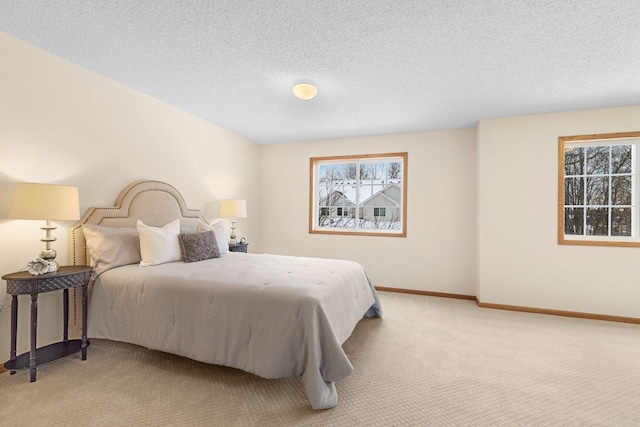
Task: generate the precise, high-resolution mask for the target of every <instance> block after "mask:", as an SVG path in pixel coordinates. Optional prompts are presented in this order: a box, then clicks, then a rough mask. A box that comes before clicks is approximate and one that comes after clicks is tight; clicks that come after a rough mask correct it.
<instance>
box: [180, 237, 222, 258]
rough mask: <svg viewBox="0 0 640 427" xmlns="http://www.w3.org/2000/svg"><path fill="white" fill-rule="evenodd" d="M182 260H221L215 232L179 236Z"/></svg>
mask: <svg viewBox="0 0 640 427" xmlns="http://www.w3.org/2000/svg"><path fill="white" fill-rule="evenodd" d="M178 239H179V240H180V247H181V248H182V260H183V261H184V262H196V261H202V260H205V259H211V258H220V251H219V250H218V244H217V243H216V235H215V234H214V232H213V231H205V232H203V233H189V234H179V235H178Z"/></svg>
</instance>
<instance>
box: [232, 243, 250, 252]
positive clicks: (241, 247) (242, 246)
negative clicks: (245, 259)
mask: <svg viewBox="0 0 640 427" xmlns="http://www.w3.org/2000/svg"><path fill="white" fill-rule="evenodd" d="M247 246H249V244H248V243H236V244H235V245H229V252H244V253H247Z"/></svg>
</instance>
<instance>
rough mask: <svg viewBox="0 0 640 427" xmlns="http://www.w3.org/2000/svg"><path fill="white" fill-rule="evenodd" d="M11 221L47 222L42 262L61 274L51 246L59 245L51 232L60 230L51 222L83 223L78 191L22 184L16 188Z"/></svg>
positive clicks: (61, 187)
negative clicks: (35, 220)
mask: <svg viewBox="0 0 640 427" xmlns="http://www.w3.org/2000/svg"><path fill="white" fill-rule="evenodd" d="M9 218H11V219H39V220H45V225H43V226H42V227H40V228H41V229H42V230H44V231H45V237H43V238H42V239H40V240H41V241H42V242H44V243H45V249H44V250H43V251H42V252H40V258H42V259H43V260H45V261H48V262H49V263H50V266H49V270H48V272H55V271H58V264H57V263H56V262H55V261H54V259H55V257H56V255H57V253H56V251H55V250H54V249H53V248H51V242H55V241H56V238H55V237H53V236H51V231H52V230H55V229H56V226H55V225H52V224H51V221H67V220H78V219H80V206H79V201H78V189H77V188H76V187H65V186H62V185H51V184H32V183H25V182H19V183H17V184H16V191H15V193H14V195H13V203H12V204H11V211H10V212H9Z"/></svg>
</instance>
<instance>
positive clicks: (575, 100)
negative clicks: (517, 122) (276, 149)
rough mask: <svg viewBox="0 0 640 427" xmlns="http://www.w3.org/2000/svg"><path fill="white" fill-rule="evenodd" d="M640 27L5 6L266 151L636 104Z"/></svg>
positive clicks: (21, 1)
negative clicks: (300, 87) (303, 87)
mask: <svg viewBox="0 0 640 427" xmlns="http://www.w3.org/2000/svg"><path fill="white" fill-rule="evenodd" d="M639 22H640V1H638V0H466V1H465V0H460V1H442V0H437V1H435V0H425V1H410V0H404V1H403V0H396V1H380V0H348V1H346V0H310V1H309V0H297V1H282V0H281V1H277V0H270V1H269V0H258V1H248V0H236V1H226V0H224V1H220V0H218V1H208V0H199V1H179V0H173V1H171V0H146V1H142V0H137V1H131V0H111V1H106V0H105V1H97V0H40V1H37V0H2V1H0V31H4V32H6V33H7V34H10V35H13V36H15V37H18V38H20V39H22V40H25V41H28V42H30V43H32V44H34V45H36V46H39V47H41V48H43V49H45V50H48V51H50V52H53V53H55V54H57V55H59V56H61V57H64V58H66V59H69V60H71V61H72V62H75V63H77V64H80V65H82V66H84V67H86V68H89V69H91V70H94V71H96V72H98V73H100V74H103V75H105V76H107V77H109V78H111V79H113V80H116V81H119V82H121V83H123V84H125V85H128V86H130V87H132V88H135V89H137V90H139V91H141V92H144V93H147V94H149V95H151V96H154V97H156V98H158V99H161V100H163V101H165V102H167V103H169V104H172V105H174V106H176V107H179V108H181V109H183V110H186V111H189V112H191V113H193V114H196V115H198V116H200V117H202V118H204V119H206V120H208V121H210V122H212V123H215V124H217V125H220V126H223V127H225V128H227V129H230V130H232V131H234V132H236V133H238V134H241V135H243V136H245V137H247V138H249V139H251V140H253V141H255V142H258V143H275V142H287V141H303V140H313V139H321V138H333V137H344V136H356V135H372V134H384V133H396V132H408V131H419V130H434V129H445V128H460V127H471V126H475V125H476V124H477V122H478V120H480V119H483V118H491V117H503V116H513V115H521V114H532V113H543V112H554V111H563V110H577V109H584V108H597V107H609V106H620V105H629V104H640V24H639ZM0 61H1V60H0ZM298 80H310V81H313V82H314V83H315V84H316V85H317V87H318V89H319V93H318V96H317V97H316V98H315V99H313V100H311V101H299V100H297V99H295V98H294V97H293V96H292V94H291V87H292V86H293V84H294V83H295V82H297V81H298Z"/></svg>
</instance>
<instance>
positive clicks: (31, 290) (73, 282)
mask: <svg viewBox="0 0 640 427" xmlns="http://www.w3.org/2000/svg"><path fill="white" fill-rule="evenodd" d="M92 271H93V269H92V268H91V267H89V266H86V265H77V266H67V267H60V268H59V269H58V271H57V272H56V273H46V274H42V275H39V276H32V275H31V274H29V273H27V272H19V273H11V274H6V275H4V276H2V279H4V280H6V281H7V293H8V294H10V295H11V356H10V359H9V360H8V361H7V363H5V364H4V367H5V369H7V370H9V371H10V373H11V374H12V375H13V374H15V373H16V371H17V370H22V369H30V371H31V372H30V380H31V382H34V381H35V380H36V368H37V367H38V366H42V365H44V364H46V363H50V362H53V361H55V360H58V359H62V358H63V357H67V356H70V355H72V354H74V353H77V352H79V351H82V360H87V347H88V346H89V341H88V340H87V286H88V283H89V278H90V276H91V272H92ZM76 286H82V337H81V339H74V340H69V288H74V287H76ZM59 290H62V291H63V306H64V334H63V339H62V341H61V342H58V343H55V344H50V345H47V346H45V347H41V348H36V334H37V330H38V294H41V293H44V292H52V291H59ZM18 295H31V350H30V351H29V352H27V353H24V354H21V355H20V356H16V343H17V329H18Z"/></svg>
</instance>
